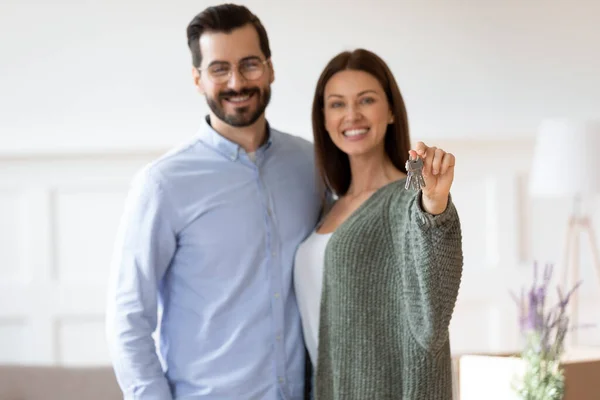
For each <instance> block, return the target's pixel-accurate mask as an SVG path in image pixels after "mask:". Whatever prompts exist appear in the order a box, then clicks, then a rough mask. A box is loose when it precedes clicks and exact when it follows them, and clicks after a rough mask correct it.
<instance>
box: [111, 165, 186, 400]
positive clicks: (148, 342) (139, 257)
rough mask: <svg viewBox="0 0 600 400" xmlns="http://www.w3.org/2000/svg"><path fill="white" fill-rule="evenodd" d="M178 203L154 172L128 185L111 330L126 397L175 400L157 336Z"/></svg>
mask: <svg viewBox="0 0 600 400" xmlns="http://www.w3.org/2000/svg"><path fill="white" fill-rule="evenodd" d="M174 216H175V215H174V209H173V207H172V205H171V204H170V203H169V201H168V198H167V194H166V193H165V191H164V190H163V188H162V187H161V185H160V184H159V182H158V181H157V179H156V178H155V177H153V176H152V175H151V173H150V170H147V169H146V170H144V171H142V172H140V173H139V174H138V175H137V176H136V177H135V179H134V181H133V184H132V187H131V189H130V191H129V194H128V197H127V200H126V203H125V210H124V213H123V217H122V220H121V224H120V227H119V232H118V234H117V240H116V244H115V251H114V255H113V260H112V265H111V274H110V280H109V290H108V299H107V313H106V334H107V341H108V345H109V351H110V356H111V360H112V363H113V367H114V370H115V375H116V377H117V380H118V382H119V385H120V386H121V389H122V391H123V393H124V398H125V400H134V399H135V400H172V398H173V397H172V394H171V391H170V388H169V384H168V382H167V379H166V377H165V374H164V371H163V369H162V366H161V363H160V360H159V358H158V355H157V351H156V346H155V342H154V339H153V337H152V334H153V332H154V331H155V330H156V327H157V320H158V315H157V302H158V292H159V290H158V289H159V284H160V281H161V280H162V278H163V276H164V275H165V273H166V270H167V268H168V266H169V264H170V262H171V259H172V257H173V254H174V252H175V248H176V233H175V231H174V229H173V226H174Z"/></svg>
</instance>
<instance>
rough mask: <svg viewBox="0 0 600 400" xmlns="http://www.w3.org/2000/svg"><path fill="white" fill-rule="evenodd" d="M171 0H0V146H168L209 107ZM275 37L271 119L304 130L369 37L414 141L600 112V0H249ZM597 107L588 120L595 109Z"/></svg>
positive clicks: (188, 6) (188, 5)
mask: <svg viewBox="0 0 600 400" xmlns="http://www.w3.org/2000/svg"><path fill="white" fill-rule="evenodd" d="M215 3H217V2H214V1H211V2H208V1H200V2H199V1H190V0H175V1H172V2H164V1H162V2H159V1H156V2H152V1H140V0H124V1H116V0H115V1H110V0H104V1H102V0H88V1H83V0H80V1H77V0H63V1H42V0H37V1H36V0H20V1H19V0H2V2H1V3H0V37H1V38H2V39H1V41H0V59H1V62H0V88H2V89H1V90H0V113H1V118H0V152H5V153H7V152H8V153H12V152H15V151H19V152H31V151H33V152H37V151H48V150H61V151H74V152H76V151H79V150H81V149H92V150H97V149H123V148H135V149H139V148H140V147H148V148H156V147H161V148H162V147H164V146H169V145H171V144H172V143H175V142H179V141H180V140H181V139H183V138H185V137H187V136H189V135H190V134H191V133H192V131H193V130H194V129H195V128H196V126H197V125H198V120H199V118H200V116H201V115H202V114H203V113H204V112H205V111H206V108H205V106H204V101H203V99H202V98H201V97H199V96H198V95H197V94H196V92H195V91H194V90H193V88H192V81H191V78H190V76H191V61H190V57H189V51H188V49H187V45H186V37H185V27H186V26H187V24H188V22H189V21H190V20H191V18H192V17H193V16H194V15H195V14H196V13H197V12H199V11H200V10H201V9H203V8H204V7H205V6H207V5H212V4H215ZM241 3H244V4H247V5H248V6H249V7H250V8H251V10H253V11H254V12H255V13H257V14H258V15H259V17H260V18H261V19H262V20H263V22H264V24H265V26H266V28H267V30H268V32H269V34H270V38H271V42H272V50H273V61H274V64H275V67H276V82H275V85H274V88H273V92H274V93H273V103H272V106H271V107H270V109H269V112H268V115H269V118H270V119H271V121H272V122H273V124H274V125H275V126H277V127H279V128H281V129H285V130H289V131H292V132H293V133H295V134H298V135H301V136H305V137H310V119H309V112H310V103H311V97H312V93H313V88H314V85H315V83H316V80H317V77H318V75H319V73H320V71H321V69H322V68H323V67H324V64H325V63H326V61H327V60H329V59H330V58H331V57H332V56H333V55H334V54H336V53H337V52H339V51H341V50H344V49H349V48H354V47H358V46H363V47H366V48H369V49H372V50H374V51H376V52H377V53H379V54H380V55H381V56H382V57H383V58H384V59H386V60H387V61H388V62H389V64H390V66H391V68H392V70H393V71H394V72H395V74H396V76H397V79H398V81H399V83H400V86H401V89H402V91H403V93H404V95H405V97H406V101H407V105H408V108H409V115H410V120H411V125H412V128H413V136H414V137H415V138H420V139H432V138H465V137H485V138H489V137H492V138H493V137H506V136H516V137H520V136H526V135H530V134H531V133H532V132H533V131H534V130H535V128H536V126H537V124H538V123H539V120H540V119H542V118H544V117H548V116H554V115H558V116H574V117H577V116H589V115H593V116H597V115H598V112H599V110H600V74H598V73H597V71H599V70H600V52H598V50H597V46H598V40H599V39H600V24H599V23H598V19H597V16H598V15H600V2H597V1H595V0H527V1H523V0H501V1H498V0H494V1H492V0H419V1H416V0H415V1H397V0H393V1H392V0H370V1H354V0H347V1H338V0H318V1H317V0H311V1H290V0H247V1H241ZM594 114H595V115H594Z"/></svg>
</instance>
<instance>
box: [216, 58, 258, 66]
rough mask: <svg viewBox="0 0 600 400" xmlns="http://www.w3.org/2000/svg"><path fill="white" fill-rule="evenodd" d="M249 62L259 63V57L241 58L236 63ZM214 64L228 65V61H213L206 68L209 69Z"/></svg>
mask: <svg viewBox="0 0 600 400" xmlns="http://www.w3.org/2000/svg"><path fill="white" fill-rule="evenodd" d="M249 60H259V61H260V57H259V56H247V57H244V58H242V59H241V60H240V61H238V62H243V61H249ZM215 64H230V63H229V61H224V60H214V61H212V62H211V63H210V64H208V66H207V67H210V66H212V65H215Z"/></svg>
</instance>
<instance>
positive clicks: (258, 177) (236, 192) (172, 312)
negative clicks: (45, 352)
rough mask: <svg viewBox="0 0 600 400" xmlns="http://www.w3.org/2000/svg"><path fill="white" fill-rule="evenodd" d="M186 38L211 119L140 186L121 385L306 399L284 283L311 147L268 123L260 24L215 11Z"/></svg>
mask: <svg viewBox="0 0 600 400" xmlns="http://www.w3.org/2000/svg"><path fill="white" fill-rule="evenodd" d="M187 34H188V43H189V47H190V49H191V53H192V60H193V65H194V67H193V70H192V72H193V78H194V83H195V85H196V87H197V88H198V91H199V92H200V93H201V94H203V95H204V96H205V97H206V100H207V103H208V105H209V108H210V113H209V115H208V116H207V117H206V118H205V119H204V120H203V121H202V124H201V127H200V130H199V132H198V135H197V137H195V138H194V139H193V140H192V141H191V142H190V143H189V144H187V145H185V146H182V147H180V148H177V149H175V150H173V151H171V152H169V153H168V154H166V155H165V156H163V157H161V158H160V159H159V160H156V161H155V162H153V163H151V164H150V165H149V166H147V167H146V168H144V169H143V170H142V171H141V172H140V173H139V174H138V175H137V177H136V179H135V180H134V184H133V188H132V189H131V193H130V195H129V197H128V201H127V205H126V209H125V213H124V217H123V222H122V225H121V230H120V233H119V238H118V241H117V247H116V249H117V251H116V254H115V258H114V264H113V274H112V277H111V285H110V287H111V290H110V293H109V297H108V298H109V302H108V313H107V314H108V315H107V335H108V339H109V344H110V350H111V356H112V360H113V364H114V369H115V372H116V376H117V379H118V381H119V384H120V386H121V388H122V390H123V392H124V394H125V399H141V400H150V399H151V400H171V399H186V400H195V399H236V400H237V399H294V400H295V399H301V398H303V396H304V382H305V381H304V378H305V373H304V369H305V348H304V344H303V340H302V331H301V325H300V317H299V313H298V310H297V305H296V299H295V297H294V293H293V290H292V282H291V280H292V264H293V260H294V253H295V250H296V247H297V245H298V244H299V243H300V242H301V241H302V240H303V239H304V238H305V237H306V236H307V235H308V233H309V232H310V231H311V230H312V229H313V228H314V226H315V224H316V220H317V218H318V215H319V210H320V193H319V192H320V190H318V184H317V179H316V174H315V172H314V166H313V150H312V146H311V145H310V143H309V142H307V141H305V140H303V139H300V138H298V137H295V136H291V135H288V134H285V133H282V132H279V131H277V130H275V129H273V128H272V127H270V126H269V124H268V123H267V121H266V119H265V115H264V112H265V108H266V107H267V105H268V103H269V99H270V94H271V89H270V85H271V83H272V82H273V81H274V71H273V64H272V62H271V60H270V57H271V51H270V48H269V42H268V38H267V33H266V31H265V29H264V27H263V26H262V24H261V22H260V21H259V19H258V18H257V17H256V16H254V15H253V14H252V13H251V12H250V11H249V10H248V9H247V8H245V7H242V6H236V5H221V6H216V7H210V8H208V9H206V10H205V11H203V12H202V13H200V14H198V15H197V16H196V17H195V18H194V19H193V20H192V22H191V23H190V25H189V26H188V29H187ZM158 315H161V316H162V317H161V318H160V320H159V317H158ZM159 322H160V323H159ZM157 325H160V341H159V343H160V345H159V351H158V353H159V354H160V356H161V357H160V359H159V357H158V356H157V351H156V348H155V342H154V340H153V338H152V336H151V335H152V333H153V331H154V330H155V329H156V327H157Z"/></svg>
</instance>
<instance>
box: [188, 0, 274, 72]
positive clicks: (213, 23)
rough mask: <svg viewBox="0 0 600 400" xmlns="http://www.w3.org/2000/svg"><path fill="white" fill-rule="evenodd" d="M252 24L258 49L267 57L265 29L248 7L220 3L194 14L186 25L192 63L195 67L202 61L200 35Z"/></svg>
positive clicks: (267, 45)
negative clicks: (257, 40)
mask: <svg viewBox="0 0 600 400" xmlns="http://www.w3.org/2000/svg"><path fill="white" fill-rule="evenodd" d="M247 24H252V26H254V29H256V32H257V33H258V38H259V40H260V49H261V50H262V52H263V53H264V55H265V57H266V58H267V59H268V58H270V57H271V48H270V47H269V38H268V36H267V31H266V30H265V27H264V26H263V25H262V23H261V22H260V20H259V19H258V17H257V16H256V15H254V14H252V12H250V10H248V8H246V7H244V6H240V5H237V4H221V5H218V6H214V7H208V8H207V9H205V10H204V11H202V12H201V13H200V14H198V15H196V16H195V17H194V19H193V20H192V22H190V24H189V25H188V27H187V39H188V46H189V48H190V51H191V52H192V63H193V64H194V66H195V67H196V68H199V67H200V63H201V62H202V53H201V52H200V37H201V36H202V34H203V33H205V32H222V33H230V32H231V31H233V30H234V29H237V28H241V27H243V26H244V25H247Z"/></svg>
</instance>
